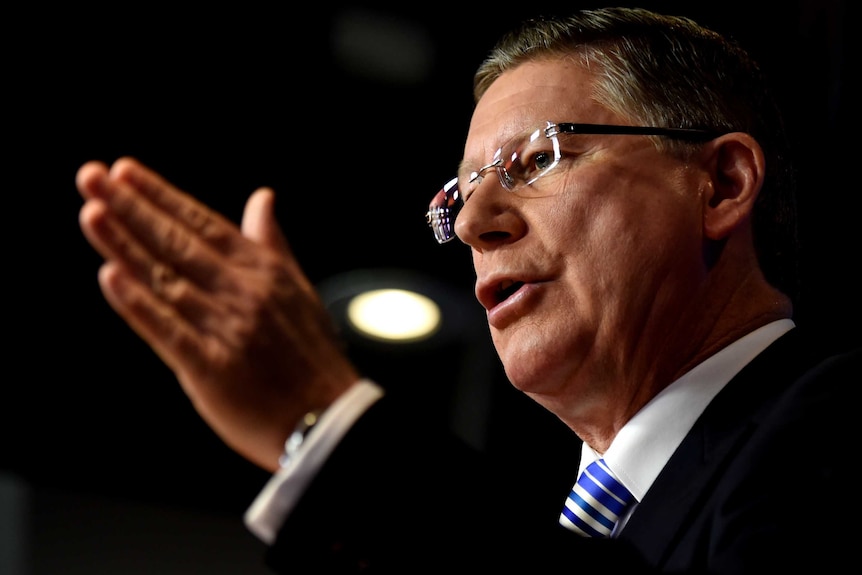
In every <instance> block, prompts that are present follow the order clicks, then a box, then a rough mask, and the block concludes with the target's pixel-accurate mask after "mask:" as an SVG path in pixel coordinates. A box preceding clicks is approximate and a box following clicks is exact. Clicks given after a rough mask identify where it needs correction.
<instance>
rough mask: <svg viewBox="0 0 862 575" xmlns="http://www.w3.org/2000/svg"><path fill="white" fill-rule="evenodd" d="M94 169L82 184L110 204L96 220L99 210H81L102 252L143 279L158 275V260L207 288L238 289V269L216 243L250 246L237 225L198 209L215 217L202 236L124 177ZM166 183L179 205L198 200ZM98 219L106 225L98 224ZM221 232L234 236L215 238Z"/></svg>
mask: <svg viewBox="0 0 862 575" xmlns="http://www.w3.org/2000/svg"><path fill="white" fill-rule="evenodd" d="M93 171H94V172H96V173H95V175H93V176H91V178H92V180H93V182H92V183H91V182H89V181H87V180H86V178H87V173H86V172H85V173H84V176H83V179H84V180H85V181H84V182H83V183H82V187H84V188H85V189H86V190H88V193H92V194H93V199H92V200H88V202H99V203H101V204H102V205H104V206H105V209H104V211H105V213H104V215H103V216H102V217H101V219H97V218H96V217H94V215H96V214H98V211H92V212H91V211H88V210H91V208H87V210H82V212H83V213H82V218H85V219H84V222H83V224H82V225H85V226H86V228H85V233H86V232H88V231H89V232H90V233H89V234H88V239H90V240H91V242H93V243H94V245H97V249H99V251H100V253H102V255H103V256H105V257H106V258H109V259H110V258H117V259H119V260H121V261H123V262H124V264H125V265H126V266H127V267H129V268H130V269H131V270H133V271H134V272H135V275H136V277H138V279H140V280H141V281H147V280H148V278H151V277H152V276H153V266H154V265H155V264H156V263H157V262H158V263H161V264H163V265H165V266H167V267H168V268H170V269H172V270H174V271H175V272H176V273H177V274H178V275H180V276H183V277H185V278H187V279H188V280H189V281H191V282H193V283H195V284H196V285H198V286H199V287H201V288H203V289H205V290H208V291H211V292H212V291H216V290H221V289H225V290H228V292H229V293H233V292H235V291H236V287H237V281H238V279H237V277H236V273H235V270H232V269H231V267H230V266H229V263H230V262H228V261H227V259H226V258H225V255H224V254H223V253H221V252H219V251H218V248H217V244H219V243H229V242H234V241H239V242H242V243H243V244H244V246H245V247H247V244H248V243H249V242H248V240H247V239H246V238H244V237H242V235H241V234H240V232H239V229H238V228H237V227H236V226H235V225H234V224H232V223H230V222H227V220H224V219H223V218H221V217H220V216H218V215H217V214H215V213H214V212H212V211H211V210H209V209H207V208H205V207H200V208H199V209H198V208H196V209H198V212H199V213H203V212H206V213H207V214H208V215H207V216H206V217H207V218H209V219H208V221H209V222H210V224H208V225H206V226H203V228H205V229H206V230H207V236H208V237H203V236H202V235H201V233H199V231H196V230H194V229H191V228H189V227H188V226H187V225H186V222H184V221H182V220H181V219H179V218H177V217H176V216H175V214H172V213H169V212H166V211H164V210H162V209H160V208H159V207H158V206H157V205H155V204H153V203H152V202H151V201H150V200H149V197H148V196H147V195H145V194H142V193H141V192H140V190H139V189H138V188H136V187H134V185H133V184H130V183H129V182H128V181H126V180H125V179H119V180H117V179H113V178H111V177H108V178H104V177H102V176H101V174H100V173H98V171H97V170H95V169H94V170H93ZM162 182H164V181H163V180H162ZM164 185H165V186H167V188H166V190H165V191H164V194H165V195H175V196H177V197H178V198H179V199H178V200H177V205H179V204H181V203H194V204H197V203H198V202H196V200H194V199H192V198H191V197H190V196H188V195H187V194H184V193H183V192H180V191H179V190H176V189H175V188H173V187H172V186H170V184H167V183H164ZM96 205H98V204H96ZM88 214H89V217H90V219H89V223H88V219H87V215H88ZM99 223H102V224H103V225H102V226H101V227H97V224H99ZM216 235H218V236H220V237H223V238H228V237H230V238H231V239H230V240H225V241H224V242H218V241H216V242H214V241H212V240H213V238H214V237H215V236H216ZM246 259H252V258H251V257H250V256H249V257H247V258H246Z"/></svg>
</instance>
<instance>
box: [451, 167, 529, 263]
mask: <svg viewBox="0 0 862 575" xmlns="http://www.w3.org/2000/svg"><path fill="white" fill-rule="evenodd" d="M487 175H488V176H491V175H492V174H487ZM496 175H497V174H493V176H496ZM519 203H520V202H519V198H518V196H517V194H513V193H512V192H510V191H508V190H507V189H506V188H504V187H503V185H502V183H501V181H500V178H498V177H485V178H483V179H482V181H481V183H480V184H479V185H478V186H477V187H476V188H475V189H473V191H472V193H470V195H469V196H468V197H467V198H466V199H465V201H464V205H463V206H462V207H461V211H460V213H459V214H458V217H457V219H456V220H455V235H457V236H458V238H459V239H460V240H461V241H462V242H464V243H465V244H467V245H469V246H470V247H471V248H473V249H474V250H477V251H480V252H482V251H485V250H488V249H493V248H494V247H495V246H497V245H501V244H506V243H511V242H514V241H517V240H518V239H519V238H521V237H522V236H523V235H524V234H525V233H526V230H527V224H526V222H525V221H524V218H523V214H522V212H521V211H520V209H519Z"/></svg>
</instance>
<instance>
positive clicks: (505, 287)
mask: <svg viewBox="0 0 862 575" xmlns="http://www.w3.org/2000/svg"><path fill="white" fill-rule="evenodd" d="M522 285H524V282H518V281H513V280H504V281H502V282H500V287H499V289H498V290H497V292H496V293H495V294H494V295H495V296H496V298H497V303H500V302H503V301H505V300H507V299H508V298H509V296H511V295H512V294H514V293H515V292H516V291H518V290H519V289H521V286H522Z"/></svg>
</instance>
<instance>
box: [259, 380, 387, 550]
mask: <svg viewBox="0 0 862 575" xmlns="http://www.w3.org/2000/svg"><path fill="white" fill-rule="evenodd" d="M381 397H383V389H382V388H381V387H380V386H379V385H377V384H375V383H374V382H372V381H369V380H367V379H363V380H360V381H359V382H357V384H356V385H354V386H353V387H351V388H350V389H349V390H347V392H346V393H344V394H343V395H342V396H341V397H339V398H338V399H337V400H336V401H335V402H334V403H333V404H332V405H331V406H329V408H328V409H327V410H326V411H325V412H324V413H323V415H322V416H321V417H320V419H319V420H318V421H317V424H316V425H315V426H314V429H312V430H311V431H310V432H309V434H308V437H307V438H306V439H305V441H303V443H302V446H301V447H300V448H299V451H298V453H297V454H296V456H294V457H292V458H291V459H290V461H288V462H287V464H286V465H285V466H284V467H282V468H281V469H279V470H278V471H276V472H275V474H274V475H273V476H272V478H271V479H270V480H269V481H268V482H267V484H266V485H265V486H264V488H263V490H262V491H261V492H260V493H259V494H258V496H257V498H256V499H255V500H254V502H253V503H252V505H251V507H249V509H248V510H247V511H246V513H245V517H244V520H245V525H246V527H247V528H248V529H249V531H251V532H252V533H254V535H255V536H257V537H258V538H259V539H260V540H262V541H263V542H264V543H267V544H268V545H272V543H274V542H275V537H276V534H277V533H278V530H279V528H280V527H281V525H282V524H283V523H284V520H285V519H286V518H287V516H288V515H289V514H290V512H291V510H292V509H293V507H294V506H295V505H296V502H297V501H298V500H299V498H300V497H301V496H302V494H303V493H304V492H305V488H306V487H307V486H308V484H309V482H310V481H311V480H312V478H313V477H314V476H315V475H316V474H317V472H318V470H319V469H320V468H321V466H323V463H324V462H325V461H326V459H327V458H328V457H329V454H330V453H332V451H333V449H335V446H336V445H338V442H339V441H340V440H341V438H342V437H344V435H345V434H346V433H347V431H348V430H349V429H350V428H351V427H352V426H353V424H354V422H356V420H357V419H359V417H360V416H361V415H362V414H363V413H365V411H366V410H367V409H368V408H369V407H370V406H371V405H372V404H373V403H374V402H375V401H377V400H378V399H380V398H381Z"/></svg>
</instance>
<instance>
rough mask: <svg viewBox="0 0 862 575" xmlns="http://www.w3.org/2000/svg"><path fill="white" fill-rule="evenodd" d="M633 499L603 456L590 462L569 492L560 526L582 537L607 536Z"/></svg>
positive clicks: (561, 515)
mask: <svg viewBox="0 0 862 575" xmlns="http://www.w3.org/2000/svg"><path fill="white" fill-rule="evenodd" d="M633 501H634V497H633V496H632V494H631V493H629V490H628V489H626V488H625V487H623V485H622V483H620V482H619V481H618V480H617V478H616V477H615V476H614V475H613V473H611V470H610V469H608V466H607V465H606V464H605V460H604V459H599V460H598V461H594V462H592V463H590V464H589V465H588V466H587V468H586V469H584V471H583V473H581V476H580V477H579V478H578V482H577V483H575V486H574V487H573V488H572V491H571V492H570V493H569V497H568V499H566V505H565V507H563V512H562V513H561V514H560V525H562V526H563V527H566V528H568V529H571V530H572V531H574V532H576V533H578V534H580V535H583V536H584V537H610V535H611V532H612V531H613V530H614V527H615V526H616V524H617V521H618V520H619V518H620V516H621V515H622V514H623V513H624V512H625V510H626V507H628V505H629V504H630V503H632V502H633Z"/></svg>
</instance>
